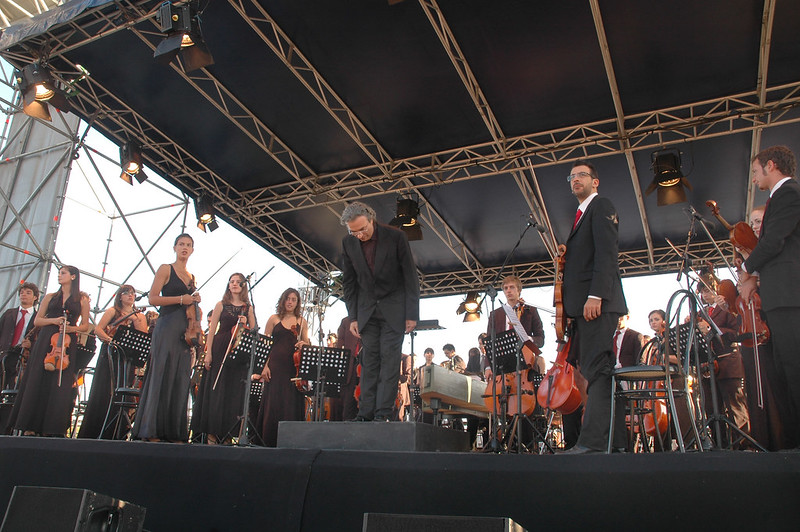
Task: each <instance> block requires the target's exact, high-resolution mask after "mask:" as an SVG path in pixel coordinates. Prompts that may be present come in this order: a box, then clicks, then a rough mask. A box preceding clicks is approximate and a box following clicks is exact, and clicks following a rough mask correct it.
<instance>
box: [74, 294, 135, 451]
mask: <svg viewBox="0 0 800 532" xmlns="http://www.w3.org/2000/svg"><path fill="white" fill-rule="evenodd" d="M135 300H136V290H135V289H134V288H133V286H131V285H129V284H124V285H122V286H120V287H119V290H117V294H116V295H115V296H114V306H113V307H111V308H110V309H107V310H106V311H105V312H104V313H103V316H102V317H101V318H100V321H99V322H98V323H97V326H96V327H95V329H94V331H95V334H96V335H97V337H98V338H99V339H100V341H101V342H103V345H102V346H101V347H100V353H99V354H98V355H97V364H96V365H95V368H94V375H93V377H92V391H91V392H89V400H88V402H87V404H86V411H85V412H84V414H83V421H82V422H81V430H80V431H79V432H78V437H79V438H102V439H114V438H120V437H121V436H124V434H125V433H127V432H128V428H129V427H122V429H123V430H122V431H121V433H120V434H114V433H113V432H114V430H113V429H114V424H109V426H107V427H106V430H104V431H103V433H102V434H100V431H101V430H103V424H104V423H106V421H107V418H108V415H109V406H110V404H111V397H112V395H113V393H114V388H115V387H117V386H122V385H125V384H126V383H124V382H120V379H121V378H123V375H121V374H120V370H121V368H122V360H121V359H120V355H121V354H122V353H121V351H120V350H119V348H117V347H116V346H112V347H109V345H110V344H111V342H112V341H113V339H114V333H115V332H116V330H117V328H118V327H121V326H125V327H133V328H134V329H136V330H137V331H141V332H147V319H146V318H145V317H144V314H143V313H141V312H136V313H134V308H133V303H134V302H135ZM125 316H127V318H125ZM122 318H125V319H124V320H123V321H121V322H119V323H117V322H118V321H119V320H120V319H122ZM132 372H133V366H131V373H132ZM131 376H132V375H125V376H124V378H125V379H130V378H131Z"/></svg>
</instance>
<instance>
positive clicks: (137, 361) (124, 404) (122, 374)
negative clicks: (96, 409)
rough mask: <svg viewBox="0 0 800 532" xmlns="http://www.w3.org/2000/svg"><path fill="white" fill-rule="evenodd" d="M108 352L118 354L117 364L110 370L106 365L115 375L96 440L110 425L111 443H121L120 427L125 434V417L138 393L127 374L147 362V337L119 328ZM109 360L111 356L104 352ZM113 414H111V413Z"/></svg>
mask: <svg viewBox="0 0 800 532" xmlns="http://www.w3.org/2000/svg"><path fill="white" fill-rule="evenodd" d="M108 349H109V351H110V350H111V349H116V350H117V351H118V355H119V356H117V360H119V363H117V364H116V367H114V365H113V364H109V368H113V369H114V370H115V372H116V378H115V383H116V384H115V386H114V397H113V399H112V401H111V403H110V404H109V405H108V410H107V411H106V417H105V420H103V427H102V428H101V429H100V434H99V435H98V438H102V437H103V435H104V434H106V430H107V429H108V428H110V427H111V426H112V424H113V427H114V429H113V431H112V432H111V438H113V439H115V440H124V439H125V437H124V434H122V433H120V428H124V429H125V432H127V430H128V429H130V427H131V425H132V424H133V420H132V419H131V416H130V414H129V412H130V410H131V409H136V408H137V407H138V406H139V401H138V399H139V396H140V395H141V390H140V389H139V388H137V387H136V386H135V385H134V382H128V381H129V375H133V374H134V370H133V368H134V367H138V368H140V367H143V366H144V365H145V364H146V363H147V360H148V359H149V358H150V334H149V333H145V332H142V331H138V330H136V329H134V328H133V327H128V326H122V327H119V328H117V332H116V333H114V340H113V342H111V344H110V345H109V346H108ZM108 355H109V357H110V356H111V353H110V352H109V353H108ZM112 411H114V414H113V415H111V412H112Z"/></svg>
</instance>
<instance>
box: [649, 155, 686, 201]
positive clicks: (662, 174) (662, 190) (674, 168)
mask: <svg viewBox="0 0 800 532" xmlns="http://www.w3.org/2000/svg"><path fill="white" fill-rule="evenodd" d="M650 160H651V161H652V166H651V168H652V169H653V174H654V177H653V182H652V183H650V186H649V187H647V190H646V191H645V195H650V194H651V193H652V192H653V191H654V190H656V189H658V205H659V206H663V205H674V204H676V203H683V202H685V201H686V191H685V190H684V189H683V187H686V188H688V189H689V190H692V185H691V183H689V180H688V179H686V177H684V175H683V173H682V172H681V152H680V151H678V150H677V149H675V148H672V149H667V150H660V151H654V152H653V153H652V154H650Z"/></svg>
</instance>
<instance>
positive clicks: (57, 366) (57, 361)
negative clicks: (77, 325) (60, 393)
mask: <svg viewBox="0 0 800 532" xmlns="http://www.w3.org/2000/svg"><path fill="white" fill-rule="evenodd" d="M59 329H60V330H59V331H58V332H56V333H53V335H52V336H51V337H50V351H48V353H47V355H45V357H44V369H45V371H55V370H58V385H59V386H61V373H62V372H63V371H64V370H65V369H67V368H68V367H69V355H68V354H67V349H69V345H70V343H71V342H72V338H71V337H70V336H69V335H67V313H66V311H65V312H64V321H63V324H62V325H61V326H60V327H59Z"/></svg>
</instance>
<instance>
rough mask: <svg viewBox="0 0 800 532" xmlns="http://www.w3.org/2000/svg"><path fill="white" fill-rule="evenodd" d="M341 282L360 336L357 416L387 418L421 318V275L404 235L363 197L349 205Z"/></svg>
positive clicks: (353, 329)
mask: <svg viewBox="0 0 800 532" xmlns="http://www.w3.org/2000/svg"><path fill="white" fill-rule="evenodd" d="M341 222H342V225H345V226H347V230H348V232H349V234H348V235H347V236H346V237H344V239H343V240H342V248H343V250H344V253H343V259H342V263H343V264H342V287H343V290H344V299H345V303H346V304H347V313H348V316H349V317H350V318H351V319H352V320H353V321H352V323H351V324H350V331H351V332H352V333H353V334H354V335H355V336H356V337H358V338H361V345H362V352H361V400H360V401H359V407H358V415H357V416H356V418H355V421H370V420H373V419H374V420H375V421H389V419H390V417H391V414H392V407H393V406H394V401H395V397H396V396H397V383H398V381H399V378H400V359H401V352H400V350H401V347H402V345H403V334H404V333H410V332H411V331H413V330H414V327H416V325H417V320H418V319H419V279H418V278H417V271H416V267H415V266H414V257H413V256H412V255H411V248H410V247H409V245H408V239H407V238H406V235H405V234H404V233H403V232H402V231H400V230H398V229H395V228H393V227H389V226H387V225H383V224H379V223H377V221H376V220H375V211H374V210H372V208H370V207H368V206H367V205H365V204H363V203H360V202H353V203H350V204H349V205H347V207H345V209H344V211H343V212H342V217H341Z"/></svg>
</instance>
